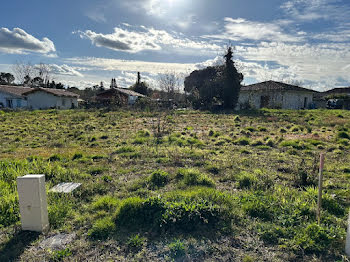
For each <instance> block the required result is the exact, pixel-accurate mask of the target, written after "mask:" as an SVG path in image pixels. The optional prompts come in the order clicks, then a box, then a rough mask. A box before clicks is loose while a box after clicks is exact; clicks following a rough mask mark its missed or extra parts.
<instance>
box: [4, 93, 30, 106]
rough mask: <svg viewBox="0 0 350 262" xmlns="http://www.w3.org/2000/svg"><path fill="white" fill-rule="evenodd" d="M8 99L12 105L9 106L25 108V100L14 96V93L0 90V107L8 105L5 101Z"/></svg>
mask: <svg viewBox="0 0 350 262" xmlns="http://www.w3.org/2000/svg"><path fill="white" fill-rule="evenodd" d="M8 100H10V101H11V102H10V103H11V104H12V107H11V108H14V109H16V108H25V107H27V101H26V100H25V99H24V98H21V97H18V96H15V95H11V94H8V93H5V92H1V91H0V107H2V106H3V107H9V105H8V103H9V102H7V101H8Z"/></svg>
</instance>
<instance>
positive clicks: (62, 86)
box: [55, 83, 64, 89]
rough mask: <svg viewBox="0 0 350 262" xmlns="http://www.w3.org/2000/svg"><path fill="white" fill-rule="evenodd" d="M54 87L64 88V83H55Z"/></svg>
mask: <svg viewBox="0 0 350 262" xmlns="http://www.w3.org/2000/svg"><path fill="white" fill-rule="evenodd" d="M55 88H56V89H64V85H63V84H62V83H58V84H56V87H55Z"/></svg>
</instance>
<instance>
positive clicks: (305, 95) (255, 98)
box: [237, 81, 318, 110]
mask: <svg viewBox="0 0 350 262" xmlns="http://www.w3.org/2000/svg"><path fill="white" fill-rule="evenodd" d="M315 93H318V92H317V91H314V90H311V89H307V88H303V87H299V86H295V85H290V84H285V83H282V82H276V81H266V82H262V83H257V84H253V85H248V86H243V87H242V88H241V91H240V95H239V99H238V105H237V109H238V110H239V109H250V108H252V109H259V108H276V109H309V108H312V107H313V96H314V94H315Z"/></svg>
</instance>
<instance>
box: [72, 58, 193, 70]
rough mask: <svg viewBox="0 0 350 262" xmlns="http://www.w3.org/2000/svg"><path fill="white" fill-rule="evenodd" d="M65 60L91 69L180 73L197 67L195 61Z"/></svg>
mask: <svg viewBox="0 0 350 262" xmlns="http://www.w3.org/2000/svg"><path fill="white" fill-rule="evenodd" d="M65 61H66V63H70V64H73V65H78V66H83V67H84V68H90V69H91V70H103V71H132V72H144V73H149V74H158V73H164V72H167V71H175V72H179V73H180V72H188V71H189V70H191V69H194V68H195V64H193V63H188V64H185V63H160V62H145V61H135V60H121V59H107V58H95V57H83V58H79V57H76V58H69V59H65Z"/></svg>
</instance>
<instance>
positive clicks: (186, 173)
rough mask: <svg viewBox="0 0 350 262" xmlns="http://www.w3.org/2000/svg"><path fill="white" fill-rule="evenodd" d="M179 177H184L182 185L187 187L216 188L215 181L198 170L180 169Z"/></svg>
mask: <svg viewBox="0 0 350 262" xmlns="http://www.w3.org/2000/svg"><path fill="white" fill-rule="evenodd" d="M177 176H178V177H182V183H183V184H184V185H186V186H207V187H214V186H215V181H214V180H213V179H212V178H210V177H209V176H207V175H205V174H201V173H200V171H199V170H197V169H179V170H178V174H177Z"/></svg>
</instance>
